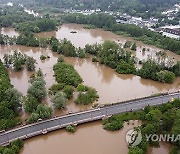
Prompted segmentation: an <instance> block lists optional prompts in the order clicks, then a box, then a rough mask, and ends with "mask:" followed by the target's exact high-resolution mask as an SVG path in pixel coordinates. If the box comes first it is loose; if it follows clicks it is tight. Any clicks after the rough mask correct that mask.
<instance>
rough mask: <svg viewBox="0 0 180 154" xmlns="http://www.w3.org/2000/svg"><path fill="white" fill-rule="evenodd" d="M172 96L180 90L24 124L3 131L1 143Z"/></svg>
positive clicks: (176, 95) (178, 94)
mask: <svg viewBox="0 0 180 154" xmlns="http://www.w3.org/2000/svg"><path fill="white" fill-rule="evenodd" d="M172 98H180V92H176V93H171V94H166V95H161V96H156V97H151V98H142V99H139V100H132V101H128V102H124V103H117V104H114V105H109V106H104V107H101V108H98V109H92V110H88V111H84V112H78V113H73V114H69V115H65V116H61V117H56V118H52V119H49V120H45V121H41V122H38V123H35V124H30V125H26V126H22V127H19V128H16V129H12V130H9V131H5V132H2V133H1V134H0V145H7V144H9V142H11V141H13V140H15V139H18V138H21V139H28V138H30V137H33V136H37V135H40V134H46V133H47V132H50V131H54V130H57V129H61V128H64V127H66V126H67V125H69V124H73V123H76V124H81V123H86V122H90V121H95V120H100V119H102V118H104V117H108V116H111V115H115V114H119V113H124V112H128V111H136V110H140V109H143V108H144V107H145V106H147V105H150V106H157V105H161V104H164V103H167V102H168V101H171V100H172Z"/></svg>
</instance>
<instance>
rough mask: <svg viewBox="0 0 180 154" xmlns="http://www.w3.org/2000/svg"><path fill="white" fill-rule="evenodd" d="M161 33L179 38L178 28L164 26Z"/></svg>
mask: <svg viewBox="0 0 180 154" xmlns="http://www.w3.org/2000/svg"><path fill="white" fill-rule="evenodd" d="M162 34H163V35H165V36H167V37H170V38H175V39H180V28H174V29H171V28H164V29H163V30H162Z"/></svg>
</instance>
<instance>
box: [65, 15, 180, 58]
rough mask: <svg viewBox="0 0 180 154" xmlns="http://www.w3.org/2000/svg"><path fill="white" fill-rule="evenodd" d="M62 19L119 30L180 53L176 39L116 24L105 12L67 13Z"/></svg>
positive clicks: (179, 45)
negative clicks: (90, 13) (87, 13)
mask: <svg viewBox="0 0 180 154" xmlns="http://www.w3.org/2000/svg"><path fill="white" fill-rule="evenodd" d="M63 20H64V21H66V22H71V23H78V24H91V25H94V26H96V27H98V28H104V29H106V30H110V31H112V32H114V33H117V34H119V33H120V34H121V32H123V33H125V34H128V35H129V36H131V37H134V38H135V39H136V40H139V41H142V42H143V43H145V44H151V45H155V46H157V47H160V48H163V49H165V50H170V51H173V52H175V53H176V54H180V42H179V41H178V40H176V39H172V38H168V37H166V36H163V35H161V34H159V33H157V32H152V31H150V30H148V29H145V28H140V27H138V26H136V25H130V24H117V23H116V22H115V18H114V17H113V16H111V15H107V14H92V15H83V14H68V15H65V16H64V17H63Z"/></svg>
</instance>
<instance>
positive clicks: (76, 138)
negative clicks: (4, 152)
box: [21, 121, 140, 154]
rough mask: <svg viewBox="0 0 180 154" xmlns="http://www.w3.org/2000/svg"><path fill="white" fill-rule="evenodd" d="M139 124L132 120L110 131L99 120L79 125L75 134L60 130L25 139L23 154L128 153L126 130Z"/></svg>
mask: <svg viewBox="0 0 180 154" xmlns="http://www.w3.org/2000/svg"><path fill="white" fill-rule="evenodd" d="M138 125H140V122H138V121H130V124H129V125H127V124H126V123H125V124H124V128H123V129H121V130H120V131H118V132H108V131H106V130H104V129H103V128H102V124H101V122H99V121H98V122H93V123H88V124H84V125H80V126H78V127H77V131H76V132H75V133H74V134H70V133H67V132H66V131H65V130H59V131H56V132H52V133H49V134H47V135H44V136H40V137H35V138H32V139H29V140H27V141H25V145H24V148H23V149H22V151H21V154H50V153H51V154H60V153H62V154H120V153H121V154H127V153H128V146H127V143H126V141H125V135H126V132H127V131H129V130H130V129H132V128H133V127H135V126H138Z"/></svg>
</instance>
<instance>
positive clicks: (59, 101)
mask: <svg viewBox="0 0 180 154" xmlns="http://www.w3.org/2000/svg"><path fill="white" fill-rule="evenodd" d="M53 69H54V72H55V78H56V81H57V84H54V85H52V86H51V87H50V89H49V93H50V94H52V95H53V97H52V102H53V103H54V106H55V108H57V109H64V108H65V107H66V101H67V100H68V99H71V98H72V97H73V93H74V92H75V91H76V92H78V96H77V98H76V99H75V101H74V102H75V103H76V104H83V105H88V104H89V103H93V102H94V101H95V100H96V99H97V98H98V95H97V92H96V90H95V89H93V88H91V87H88V86H85V85H82V84H81V83H82V79H81V77H80V76H79V74H78V73H77V71H76V70H75V69H74V67H73V66H72V65H70V64H66V63H64V59H63V56H62V55H60V57H59V58H58V63H57V64H56V65H54V67H53Z"/></svg>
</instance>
